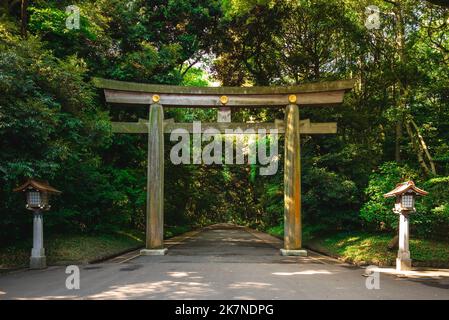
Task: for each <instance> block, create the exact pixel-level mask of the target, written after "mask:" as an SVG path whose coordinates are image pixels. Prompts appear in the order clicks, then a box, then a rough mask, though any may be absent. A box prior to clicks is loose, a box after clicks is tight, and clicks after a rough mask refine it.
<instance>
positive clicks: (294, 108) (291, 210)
mask: <svg viewBox="0 0 449 320" xmlns="http://www.w3.org/2000/svg"><path fill="white" fill-rule="evenodd" d="M289 100H290V103H292V104H289V105H288V106H287V108H286V109H285V151H284V154H285V157H284V249H281V254H282V255H284V256H307V251H306V250H303V249H302V230H301V228H302V226H301V158H300V154H301V150H300V138H299V137H300V132H299V123H300V122H299V108H298V105H297V104H296V97H291V98H290V97H289Z"/></svg>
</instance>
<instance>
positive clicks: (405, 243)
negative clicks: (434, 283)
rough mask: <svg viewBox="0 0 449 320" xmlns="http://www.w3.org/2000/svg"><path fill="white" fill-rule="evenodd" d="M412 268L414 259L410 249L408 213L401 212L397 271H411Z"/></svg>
mask: <svg viewBox="0 0 449 320" xmlns="http://www.w3.org/2000/svg"><path fill="white" fill-rule="evenodd" d="M411 269H412V260H411V259H410V250H409V227H408V215H407V214H404V213H401V214H400V215H399V250H398V257H397V258H396V270H397V271H409V270H411Z"/></svg>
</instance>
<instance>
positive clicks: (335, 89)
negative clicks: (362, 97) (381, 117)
mask: <svg viewBox="0 0 449 320" xmlns="http://www.w3.org/2000/svg"><path fill="white" fill-rule="evenodd" d="M93 82H94V84H95V85H96V86H97V87H98V88H102V89H104V92H105V97H106V102H110V103H122V104H137V105H142V104H145V105H149V104H151V103H152V97H153V95H158V96H159V97H160V104H162V105H163V106H172V107H206V108H210V107H223V106H232V107H237V106H239V107H257V106H259V107H279V106H282V107H285V106H286V105H287V104H289V103H290V102H291V100H290V99H292V96H295V97H296V98H295V97H293V98H294V100H295V101H296V104H298V105H332V104H340V103H341V102H343V96H344V93H345V92H347V91H350V90H351V89H352V88H353V86H354V82H355V81H354V80H353V79H350V80H338V81H328V82H316V83H307V84H302V85H297V86H282V87H280V86H278V87H182V86H169V85H155V84H144V83H134V82H124V81H116V80H109V79H101V78H94V79H93ZM223 96H225V97H226V98H225V99H224V100H223V99H220V98H223ZM224 101H225V102H224Z"/></svg>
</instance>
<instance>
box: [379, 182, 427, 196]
mask: <svg viewBox="0 0 449 320" xmlns="http://www.w3.org/2000/svg"><path fill="white" fill-rule="evenodd" d="M410 191H411V192H414V193H415V194H416V195H418V196H425V195H427V194H428V192H427V191H424V190H422V189H420V188H418V187H417V186H415V183H414V182H413V181H411V180H410V181H406V182H402V183H398V184H397V185H396V188H394V189H393V190H391V191H390V192H387V193H385V194H384V197H385V198H391V197H396V196H399V195H401V194H404V193H407V192H410Z"/></svg>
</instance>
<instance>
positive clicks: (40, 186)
mask: <svg viewBox="0 0 449 320" xmlns="http://www.w3.org/2000/svg"><path fill="white" fill-rule="evenodd" d="M27 189H36V190H39V191H42V192H48V193H54V194H59V193H61V191H59V190H57V189H55V188H53V187H52V186H50V185H49V184H48V181H41V180H35V179H28V181H27V182H25V183H24V184H22V185H21V186H19V187H17V188H15V189H14V190H13V191H14V192H20V191H26V190H27Z"/></svg>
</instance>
